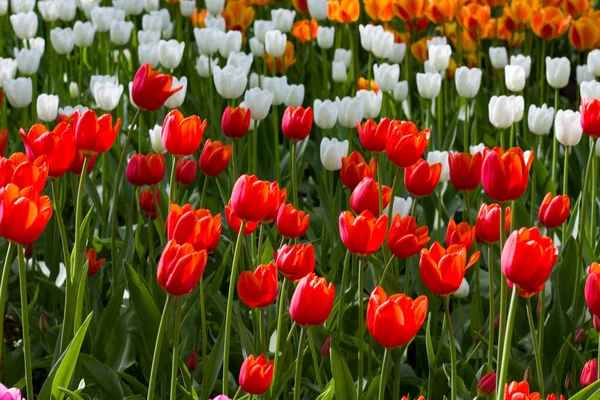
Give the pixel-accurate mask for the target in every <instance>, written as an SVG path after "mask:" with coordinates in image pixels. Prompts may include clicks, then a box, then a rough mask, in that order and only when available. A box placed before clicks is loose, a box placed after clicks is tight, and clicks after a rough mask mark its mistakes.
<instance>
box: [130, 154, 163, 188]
mask: <svg viewBox="0 0 600 400" xmlns="http://www.w3.org/2000/svg"><path fill="white" fill-rule="evenodd" d="M125 176H126V177H127V180H128V181H129V183H131V184H132V185H134V186H144V185H148V186H152V185H157V184H159V183H160V182H161V181H162V179H163V178H164V176H165V158H164V156H163V155H162V154H160V153H159V154H155V153H149V154H148V155H143V154H134V155H133V156H131V158H130V159H129V162H128V163H127V169H126V170H125Z"/></svg>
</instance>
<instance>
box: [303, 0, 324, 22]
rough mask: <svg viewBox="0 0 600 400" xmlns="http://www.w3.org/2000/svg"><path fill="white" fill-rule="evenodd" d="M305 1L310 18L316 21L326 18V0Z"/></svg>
mask: <svg viewBox="0 0 600 400" xmlns="http://www.w3.org/2000/svg"><path fill="white" fill-rule="evenodd" d="M306 3H307V6H308V12H309V13H310V17H311V18H314V19H316V20H317V21H323V20H324V19H327V7H328V6H327V0H308V1H307V2H306Z"/></svg>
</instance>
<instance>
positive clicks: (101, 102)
mask: <svg viewBox="0 0 600 400" xmlns="http://www.w3.org/2000/svg"><path fill="white" fill-rule="evenodd" d="M92 92H93V95H94V100H95V101H96V104H97V106H98V108H100V109H102V110H104V111H112V110H114V109H115V108H116V107H117V105H118V104H119V101H120V100H121V95H122V94H123V85H117V84H116V83H112V82H106V83H104V82H102V83H96V84H95V85H94V86H93V90H92Z"/></svg>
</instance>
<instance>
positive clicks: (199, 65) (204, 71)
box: [196, 54, 219, 78]
mask: <svg viewBox="0 0 600 400" xmlns="http://www.w3.org/2000/svg"><path fill="white" fill-rule="evenodd" d="M208 60H209V58H208V57H207V56H205V55H204V54H201V55H200V57H198V58H197V59H196V72H198V75H200V77H201V78H208V77H210V76H211V75H212V72H211V71H212V70H213V69H214V68H215V66H217V65H219V60H218V59H216V58H211V59H210V64H211V65H209V64H208Z"/></svg>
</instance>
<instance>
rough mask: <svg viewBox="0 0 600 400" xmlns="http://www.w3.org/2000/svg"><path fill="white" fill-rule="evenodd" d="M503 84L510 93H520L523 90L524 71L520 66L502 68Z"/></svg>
mask: <svg viewBox="0 0 600 400" xmlns="http://www.w3.org/2000/svg"><path fill="white" fill-rule="evenodd" d="M504 82H505V84H506V88H507V89H508V90H510V91H511V92H520V91H521V90H523V89H524V88H525V70H524V69H523V67H521V66H520V65H507V66H506V67H504Z"/></svg>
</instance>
